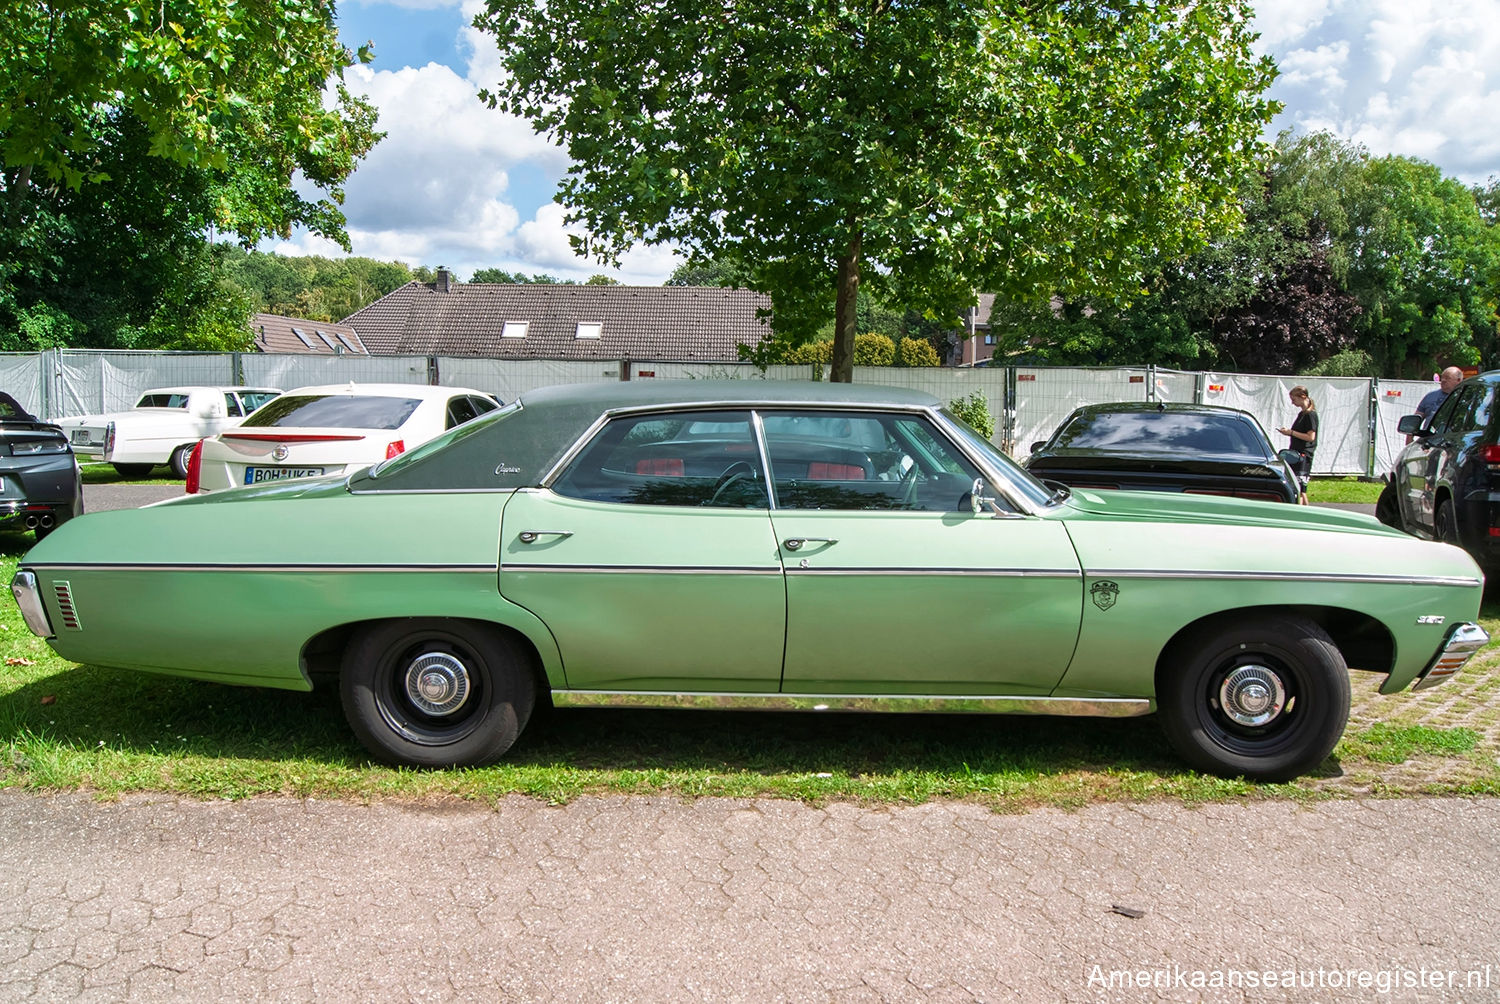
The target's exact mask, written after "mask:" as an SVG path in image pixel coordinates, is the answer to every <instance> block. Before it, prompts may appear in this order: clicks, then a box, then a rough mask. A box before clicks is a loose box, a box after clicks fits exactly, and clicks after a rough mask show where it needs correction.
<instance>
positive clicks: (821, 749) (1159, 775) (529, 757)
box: [0, 534, 1500, 811]
mask: <svg viewBox="0 0 1500 1004" xmlns="http://www.w3.org/2000/svg"><path fill="white" fill-rule="evenodd" d="M28 543H29V538H26V537H22V536H21V535H4V534H0V577H3V579H4V581H6V582H9V580H10V578H11V576H12V574H13V573H14V570H15V566H16V564H17V561H18V558H19V555H20V554H21V552H22V550H23V549H24V547H25V546H27V544H28ZM1486 615H1487V618H1488V620H1487V622H1486V624H1487V627H1488V628H1489V629H1490V630H1491V631H1496V630H1497V629H1500V621H1497V620H1496V619H1495V618H1496V617H1497V616H1500V605H1496V604H1494V603H1492V604H1490V605H1489V606H1488V607H1487V609H1486ZM0 653H3V655H4V658H3V663H0V787H18V788H28V789H39V790H56V789H81V790H87V791H92V792H94V793H96V794H97V795H99V796H100V797H113V796H117V795H120V794H123V793H126V792H142V791H146V792H169V793H176V794H183V795H189V796H194V797H202V798H248V797H252V796H255V795H263V794H282V795H292V796H299V797H307V796H317V797H320V798H343V799H354V800H375V799H395V800H427V799H433V798H454V797H456V798H460V799H466V800H485V801H487V800H493V799H497V798H500V797H502V796H505V795H509V794H522V795H528V796H532V797H536V798H540V799H545V800H547V801H549V802H565V801H568V800H569V799H572V798H575V797H577V796H579V795H582V794H586V793H606V792H616V793H632V794H641V793H656V794H660V793H668V794H674V795H678V796H682V797H687V798H693V797H699V796H732V797H775V798H788V799H797V800H802V801H807V802H812V803H823V802H828V801H836V800H844V801H857V802H865V803H914V802H922V801H926V800H929V799H963V800H967V801H973V802H977V803H980V804H984V805H988V806H991V807H992V808H994V809H996V810H999V811H1019V810H1023V809H1026V808H1029V807H1033V806H1060V807H1068V808H1071V807H1076V806H1081V805H1085V804H1089V803H1092V802H1098V801H1125V800H1128V801H1137V800H1146V799H1163V798H1164V799H1174V800H1179V801H1184V802H1191V803H1197V802H1212V801H1224V800H1235V799H1245V798H1291V799H1299V800H1305V799H1313V798H1327V797H1335V796H1338V795H1342V794H1347V793H1348V792H1349V790H1350V789H1349V788H1348V787H1347V786H1346V787H1344V788H1339V787H1337V786H1334V787H1332V788H1330V787H1329V782H1330V780H1338V779H1340V778H1346V777H1352V778H1355V779H1356V780H1357V782H1358V786H1359V787H1358V788H1357V789H1354V790H1358V791H1361V792H1368V791H1378V792H1379V793H1380V794H1383V795H1400V794H1412V793H1423V794H1433V793H1448V794H1479V793H1500V767H1497V766H1496V748H1495V744H1494V741H1493V735H1492V734H1490V733H1486V732H1484V731H1481V730H1479V729H1470V728H1464V727H1448V726H1445V725H1441V724H1438V725H1434V724H1430V723H1428V724H1407V723H1394V724H1384V723H1376V724H1373V725H1358V724H1351V727H1350V730H1349V734H1348V735H1346V737H1345V739H1344V741H1343V742H1342V743H1341V744H1340V746H1339V747H1338V749H1337V750H1336V751H1335V758H1336V761H1337V767H1336V768H1330V767H1325V773H1324V774H1323V775H1321V776H1319V775H1314V776H1310V777H1308V778H1303V779H1301V780H1299V781H1297V782H1295V783H1292V784H1280V785H1257V784H1253V783H1250V782H1245V781H1234V780H1222V779H1219V778H1214V777H1208V776H1204V775H1200V774H1196V773H1193V772H1191V771H1189V770H1187V769H1185V768H1184V767H1183V765H1182V763H1181V762H1180V761H1179V760H1177V758H1176V757H1175V756H1174V755H1173V754H1172V752H1171V751H1170V749H1169V748H1168V746H1167V744H1166V742H1165V740H1164V739H1163V738H1162V735H1161V733H1160V730H1159V729H1158V727H1157V725H1156V723H1155V722H1154V720H1152V719H1151V718H1144V719H1125V720H1105V719H1050V718H991V717H986V716H974V717H964V716H942V715H833V716H823V715H811V714H808V715H795V714H766V713H749V712H745V713H733V712H717V713H711V712H692V711H681V712H668V711H615V710H582V709H576V710H566V711H552V712H545V713H540V714H539V715H538V716H537V717H535V718H534V719H533V722H532V724H531V726H530V727H529V728H528V730H527V732H526V733H525V734H524V735H523V737H522V739H521V742H520V743H518V744H517V746H516V748H515V749H514V750H513V751H512V752H511V754H510V755H509V756H508V757H507V758H506V760H505V761H504V762H503V763H502V764H499V765H497V766H493V767H487V768H483V769H473V770H451V771H428V772H423V771H413V770H395V769H390V768H386V767H382V766H378V765H374V764H372V763H371V762H370V761H369V759H368V757H367V756H366V755H365V753H364V751H363V749H362V748H361V747H360V746H359V745H358V743H357V742H356V741H355V740H354V738H353V736H352V735H351V733H350V732H349V730H348V728H347V726H346V725H345V723H344V720H343V715H342V712H341V710H340V707H339V700H338V694H337V691H336V689H335V688H331V687H325V688H322V689H320V690H318V691H315V692H313V693H311V694H304V693H294V692H288V691H276V690H260V689H251V688H236V687H227V686H220V685H216V684H209V683H199V682H194V681H190V680H183V679H177V678H173V677H165V676H156V675H152V674H147V673H136V672H129V671H123V670H111V669H103V668H99V667H91V666H77V665H74V664H72V663H69V662H66V661H64V660H62V659H59V658H57V657H56V656H55V655H53V654H52V652H51V650H50V649H49V648H47V646H46V645H45V643H43V642H42V641H41V640H40V639H38V638H35V637H33V636H32V635H31V634H30V632H28V631H27V630H26V628H25V626H24V624H22V622H21V619H20V614H19V612H18V610H17V609H16V606H15V604H14V603H13V602H9V601H6V602H5V603H3V604H0ZM1480 659H1481V660H1484V661H1486V663H1487V667H1488V668H1487V669H1485V670H1483V671H1476V670H1474V669H1469V670H1466V671H1465V674H1477V675H1474V676H1473V678H1474V679H1476V680H1484V679H1485V678H1486V675H1487V674H1488V675H1489V676H1491V677H1492V676H1493V669H1494V666H1495V664H1496V663H1497V662H1500V658H1497V656H1496V654H1494V653H1491V654H1488V655H1482V656H1481V657H1480ZM1455 685H1456V683H1450V684H1446V685H1445V686H1444V687H1440V688H1435V690H1433V691H1428V692H1424V693H1426V694H1436V693H1438V692H1440V691H1444V690H1446V689H1448V688H1450V687H1454V686H1455ZM1367 689H1369V690H1371V691H1373V685H1371V686H1370V687H1368V688H1367ZM1493 689H1494V688H1492V687H1488V686H1487V685H1480V686H1479V689H1478V690H1476V691H1475V693H1476V694H1477V695H1479V696H1475V697H1469V696H1467V695H1464V700H1471V701H1474V702H1479V701H1482V700H1484V699H1486V698H1491V697H1492V696H1493V693H1492V691H1493ZM1417 696H1420V695H1411V694H1406V695H1400V696H1399V697H1392V698H1382V699H1381V700H1385V701H1390V702H1393V703H1392V704H1391V707H1393V708H1398V709H1399V708H1404V707H1407V706H1408V704H1409V703H1410V701H1411V700H1412V699H1413V698H1415V697H1417ZM1457 714H1458V715H1459V717H1460V718H1462V717H1463V714H1464V709H1463V708H1462V707H1459V708H1458V709H1457ZM1413 764H1421V765H1424V770H1423V771H1422V772H1419V773H1417V774H1415V775H1412V776H1407V774H1404V773H1403V771H1409V769H1410V768H1411V767H1412V765H1413ZM1431 764H1438V765H1440V766H1445V765H1446V766H1451V767H1452V768H1453V769H1451V770H1446V771H1443V772H1440V774H1441V779H1440V780H1439V781H1438V782H1436V783H1434V782H1433V780H1432V778H1431V776H1430V774H1431V772H1430V771H1428V770H1426V769H1425V767H1426V766H1430V765H1431Z"/></svg>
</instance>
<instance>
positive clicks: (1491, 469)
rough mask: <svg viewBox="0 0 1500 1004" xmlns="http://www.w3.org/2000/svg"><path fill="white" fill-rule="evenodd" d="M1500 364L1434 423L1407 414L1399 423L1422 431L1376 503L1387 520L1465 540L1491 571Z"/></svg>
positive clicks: (1496, 516)
mask: <svg viewBox="0 0 1500 1004" xmlns="http://www.w3.org/2000/svg"><path fill="white" fill-rule="evenodd" d="M1497 390H1500V370H1491V371H1490V372H1488V373H1481V374H1480V375H1479V376H1476V377H1470V378H1469V379H1468V380H1465V381H1464V382H1463V383H1461V384H1459V385H1458V386H1457V387H1455V388H1453V392H1452V393H1451V394H1449V395H1448V397H1447V399H1446V400H1444V401H1443V403H1442V406H1441V407H1439V408H1438V410H1437V413H1436V414H1434V415H1433V416H1432V420H1431V422H1429V423H1428V424H1427V425H1426V426H1423V425H1422V419H1421V417H1420V416H1417V415H1407V416H1406V417H1405V418H1403V419H1401V421H1400V422H1399V423H1398V424H1397V426H1396V428H1397V429H1399V430H1400V431H1401V432H1404V433H1406V434H1407V435H1409V436H1415V437H1416V438H1415V439H1413V440H1412V441H1411V442H1410V443H1408V444H1407V446H1406V448H1405V449H1403V450H1402V451H1401V452H1400V453H1399V454H1397V456H1396V466H1395V468H1394V469H1393V470H1392V471H1391V475H1390V478H1389V479H1388V480H1387V482H1386V486H1385V489H1384V490H1383V491H1382V492H1381V493H1380V499H1379V501H1378V502H1376V504H1375V515H1376V516H1377V517H1378V518H1379V519H1380V521H1381V522H1382V523H1386V524H1388V525H1390V526H1394V527H1397V528H1399V529H1402V530H1405V531H1406V532H1407V533H1411V534H1415V535H1416V536H1418V537H1429V538H1432V539H1434V540H1445V541H1448V542H1449V543H1453V544H1458V545H1459V546H1461V547H1462V548H1463V549H1464V550H1466V551H1468V552H1469V553H1470V554H1472V555H1473V556H1474V560H1475V561H1477V562H1479V563H1480V564H1481V565H1483V566H1484V567H1485V568H1486V570H1489V569H1495V568H1500V408H1496V407H1495V395H1496V391H1497Z"/></svg>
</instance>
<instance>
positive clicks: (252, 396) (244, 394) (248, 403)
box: [240, 390, 277, 415]
mask: <svg viewBox="0 0 1500 1004" xmlns="http://www.w3.org/2000/svg"><path fill="white" fill-rule="evenodd" d="M276 396H277V394H276V392H275V391H269V390H247V391H241V392H240V401H241V402H242V403H243V404H244V406H245V414H247V415H248V414H250V413H251V412H252V411H254V410H255V409H256V408H259V407H260V406H261V405H263V404H265V403H266V402H267V401H269V400H271V399H272V398H274V397H276Z"/></svg>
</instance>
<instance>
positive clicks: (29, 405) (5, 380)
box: [0, 352, 48, 418]
mask: <svg viewBox="0 0 1500 1004" xmlns="http://www.w3.org/2000/svg"><path fill="white" fill-rule="evenodd" d="M0 390H3V391H5V393H7V394H9V395H10V396H11V397H13V398H15V399H16V403H17V404H19V405H20V406H21V407H23V408H25V409H26V411H27V412H28V413H29V414H32V415H35V416H36V417H37V418H47V417H48V416H47V415H45V414H43V411H44V410H45V409H44V408H43V406H42V405H43V399H42V357H41V356H40V355H38V354H37V353H35V352H14V353H12V352H4V353H0Z"/></svg>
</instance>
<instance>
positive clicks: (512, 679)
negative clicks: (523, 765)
mask: <svg viewBox="0 0 1500 1004" xmlns="http://www.w3.org/2000/svg"><path fill="white" fill-rule="evenodd" d="M339 694H340V697H341V698H342V701H343V705H344V716H345V717H346V718H347V719H348V721H349V726H350V728H352V729H353V730H354V734H355V735H356V736H358V737H359V740H360V742H362V743H364V745H365V747H366V748H367V749H368V750H369V751H370V752H371V753H372V754H374V756H375V758H376V759H378V760H381V761H382V762H384V763H388V764H394V765H397V766H410V767H476V766H481V765H483V764H488V763H494V762H495V761H496V760H498V759H500V757H501V756H503V755H504V754H505V752H506V751H507V750H509V749H510V747H511V745H512V744H514V743H515V741H516V738H517V737H518V736H519V735H520V734H521V730H522V729H524V728H525V727H526V721H527V719H528V718H530V717H531V709H532V706H533V705H534V703H535V701H536V684H535V676H534V672H533V668H532V662H531V660H530V659H529V658H528V657H527V656H526V653H525V652H524V651H523V650H522V649H521V648H520V647H519V646H517V645H516V644H514V643H513V642H511V641H510V640H509V639H507V638H505V637H504V636H503V635H501V634H499V633H498V632H496V631H494V630H493V629H489V628H485V627H483V626H481V625H476V624H472V623H469V622H466V621H456V620H442V619H416V618H412V619H403V620H395V621H386V622H384V623H381V624H377V625H374V626H373V627H371V628H368V629H366V630H365V631H363V632H361V633H360V634H359V635H358V636H357V637H356V638H355V639H354V641H353V642H352V643H351V644H350V645H349V647H348V649H347V650H346V651H345V653H344V660H343V668H342V671H341V673H340V675H339Z"/></svg>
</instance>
